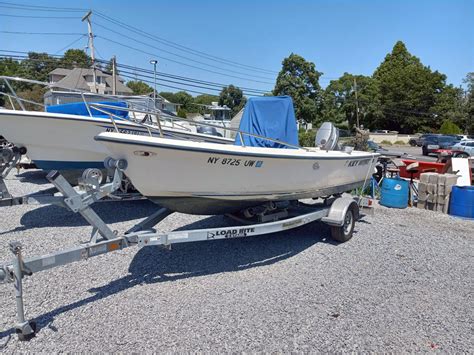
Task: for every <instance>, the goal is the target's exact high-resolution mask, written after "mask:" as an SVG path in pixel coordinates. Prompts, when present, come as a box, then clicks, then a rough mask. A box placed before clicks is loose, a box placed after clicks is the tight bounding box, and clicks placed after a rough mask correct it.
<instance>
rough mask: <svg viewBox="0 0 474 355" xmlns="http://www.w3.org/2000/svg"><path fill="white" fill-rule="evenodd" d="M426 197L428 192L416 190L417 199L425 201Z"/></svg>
mask: <svg viewBox="0 0 474 355" xmlns="http://www.w3.org/2000/svg"><path fill="white" fill-rule="evenodd" d="M427 198H428V194H427V193H426V191H423V192H420V191H418V200H421V201H426V200H427Z"/></svg>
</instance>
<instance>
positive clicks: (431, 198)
mask: <svg viewBox="0 0 474 355" xmlns="http://www.w3.org/2000/svg"><path fill="white" fill-rule="evenodd" d="M426 201H427V202H430V203H436V201H437V195H436V194H428V196H427V198H426Z"/></svg>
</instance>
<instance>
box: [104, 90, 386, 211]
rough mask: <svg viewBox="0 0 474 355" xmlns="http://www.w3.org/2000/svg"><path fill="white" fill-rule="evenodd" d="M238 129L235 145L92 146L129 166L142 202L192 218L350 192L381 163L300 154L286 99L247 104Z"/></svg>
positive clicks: (130, 139)
mask: <svg viewBox="0 0 474 355" xmlns="http://www.w3.org/2000/svg"><path fill="white" fill-rule="evenodd" d="M240 128H241V129H242V130H241V131H239V132H240V134H239V135H238V136H237V137H236V139H235V144H234V145H229V144H215V143H208V142H196V141H183V140H176V139H173V138H166V139H164V138H161V137H151V136H133V135H127V134H122V133H117V132H104V133H100V134H98V135H97V136H96V137H95V140H96V141H97V142H100V143H102V144H103V145H104V146H105V147H106V148H107V150H108V151H109V152H110V156H111V157H112V158H113V159H121V160H124V161H126V162H127V167H126V168H125V169H124V172H125V175H126V176H127V177H128V178H129V179H130V181H131V182H132V184H133V185H134V186H135V188H136V189H137V190H138V191H139V192H140V193H141V194H142V195H143V196H145V197H147V198H148V199H150V200H151V201H153V202H156V203H157V204H159V205H161V206H164V207H166V208H168V209H170V210H173V211H177V212H183V213H190V214H222V213H233V212H237V211H241V210H244V209H247V208H250V207H253V206H258V205H262V204H265V203H269V204H270V205H271V204H272V203H276V202H282V201H294V200H299V199H306V198H318V197H324V196H330V195H335V194H341V193H343V192H346V191H351V190H353V189H356V188H358V187H361V186H362V185H363V184H364V181H366V180H367V178H368V177H370V173H371V171H373V170H374V166H375V164H376V161H377V157H378V154H376V153H369V152H358V151H352V150H350V149H349V150H346V151H338V150H329V149H328V150H324V149H322V148H321V147H315V148H305V147H300V146H299V145H298V135H297V129H296V119H295V116H294V109H293V104H292V101H291V98H289V97H260V98H250V99H249V101H248V103H247V105H246V107H245V110H244V115H243V117H242V120H241V124H240ZM244 129H245V131H244ZM252 129H253V131H252ZM244 132H245V133H244ZM328 140H330V141H331V142H332V143H334V142H336V143H337V139H334V137H331V136H328V137H326V139H324V141H325V142H324V143H327V141H328Z"/></svg>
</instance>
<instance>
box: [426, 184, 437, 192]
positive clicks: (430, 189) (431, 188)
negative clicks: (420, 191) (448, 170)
mask: <svg viewBox="0 0 474 355" xmlns="http://www.w3.org/2000/svg"><path fill="white" fill-rule="evenodd" d="M426 191H427V192H428V193H429V194H436V193H437V191H438V185H436V184H431V183H430V184H428V186H427V189H426Z"/></svg>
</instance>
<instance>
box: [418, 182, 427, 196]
mask: <svg viewBox="0 0 474 355" xmlns="http://www.w3.org/2000/svg"><path fill="white" fill-rule="evenodd" d="M427 189H428V184H427V183H426V182H420V183H418V193H419V194H420V193H423V192H426V190H427Z"/></svg>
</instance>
